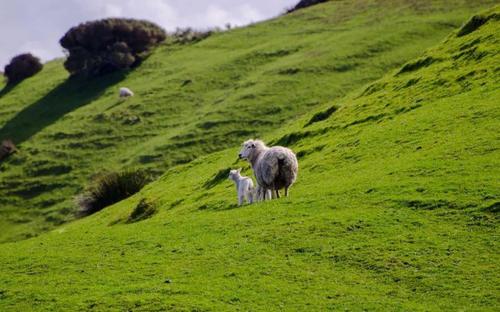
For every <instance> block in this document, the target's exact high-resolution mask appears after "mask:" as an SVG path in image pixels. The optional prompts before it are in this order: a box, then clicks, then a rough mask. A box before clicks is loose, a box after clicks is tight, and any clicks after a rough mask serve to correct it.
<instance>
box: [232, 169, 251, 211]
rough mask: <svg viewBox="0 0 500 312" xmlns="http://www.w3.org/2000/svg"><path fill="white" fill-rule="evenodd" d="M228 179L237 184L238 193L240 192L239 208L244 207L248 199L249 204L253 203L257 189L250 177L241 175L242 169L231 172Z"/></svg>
mask: <svg viewBox="0 0 500 312" xmlns="http://www.w3.org/2000/svg"><path fill="white" fill-rule="evenodd" d="M228 179H230V180H233V181H234V183H235V184H236V191H237V192H238V206H241V205H243V202H244V200H245V199H246V200H247V202H248V203H249V204H251V203H253V198H254V193H255V189H254V187H253V181H252V179H250V178H249V177H244V176H242V175H241V168H240V169H238V170H231V171H230V172H229V177H228Z"/></svg>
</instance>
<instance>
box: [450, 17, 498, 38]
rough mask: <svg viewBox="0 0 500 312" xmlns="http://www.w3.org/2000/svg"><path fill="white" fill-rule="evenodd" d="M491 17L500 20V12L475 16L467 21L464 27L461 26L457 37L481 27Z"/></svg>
mask: <svg viewBox="0 0 500 312" xmlns="http://www.w3.org/2000/svg"><path fill="white" fill-rule="evenodd" d="M491 19H493V20H499V19H500V14H498V13H492V14H490V15H487V16H483V15H476V16H473V17H472V18H471V19H470V20H468V21H467V23H465V24H464V26H462V28H460V30H459V31H458V32H457V37H462V36H466V35H468V34H470V33H472V32H474V31H476V30H477V29H479V28H480V27H481V26H483V25H484V24H486V23H487V22H488V21H489V20H491Z"/></svg>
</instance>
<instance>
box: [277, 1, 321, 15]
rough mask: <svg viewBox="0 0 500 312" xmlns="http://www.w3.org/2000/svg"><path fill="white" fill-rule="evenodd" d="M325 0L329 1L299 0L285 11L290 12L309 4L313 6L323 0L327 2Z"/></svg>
mask: <svg viewBox="0 0 500 312" xmlns="http://www.w3.org/2000/svg"><path fill="white" fill-rule="evenodd" d="M327 1H329V0H301V1H300V2H299V3H297V5H295V6H294V7H292V8H291V9H289V10H288V11H287V13H291V12H294V11H297V10H300V9H305V8H307V7H310V6H313V5H316V4H320V3H323V2H327Z"/></svg>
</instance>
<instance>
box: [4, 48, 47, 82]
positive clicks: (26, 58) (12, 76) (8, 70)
mask: <svg viewBox="0 0 500 312" xmlns="http://www.w3.org/2000/svg"><path fill="white" fill-rule="evenodd" d="M42 68H43V65H42V63H41V62H40V59H39V58H38V57H36V56H34V55H33V54H31V53H25V54H20V55H18V56H16V57H14V58H13V59H12V60H11V61H10V63H9V64H7V65H6V66H5V70H4V75H5V77H7V83H8V84H9V85H14V84H17V83H20V82H21V81H23V80H24V79H26V78H29V77H31V76H34V75H36V74H37V73H38V72H40V71H41V70H42Z"/></svg>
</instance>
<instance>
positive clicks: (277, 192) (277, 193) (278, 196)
mask: <svg viewBox="0 0 500 312" xmlns="http://www.w3.org/2000/svg"><path fill="white" fill-rule="evenodd" d="M276 198H280V190H278V189H276Z"/></svg>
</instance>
